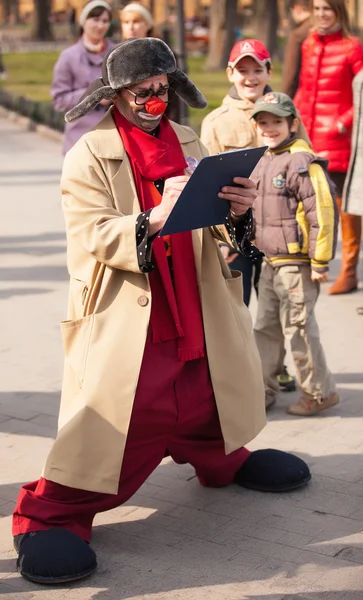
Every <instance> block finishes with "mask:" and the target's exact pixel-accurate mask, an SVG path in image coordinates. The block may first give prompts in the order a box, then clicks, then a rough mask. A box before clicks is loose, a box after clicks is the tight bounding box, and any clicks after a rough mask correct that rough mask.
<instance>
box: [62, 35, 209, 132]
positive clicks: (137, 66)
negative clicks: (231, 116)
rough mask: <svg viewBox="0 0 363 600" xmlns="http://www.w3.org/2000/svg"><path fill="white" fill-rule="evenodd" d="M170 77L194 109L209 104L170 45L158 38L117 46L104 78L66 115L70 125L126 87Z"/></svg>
mask: <svg viewBox="0 0 363 600" xmlns="http://www.w3.org/2000/svg"><path fill="white" fill-rule="evenodd" d="M163 74H166V75H168V76H169V81H170V84H171V85H172V87H173V88H174V89H175V91H176V93H177V94H178V96H179V97H180V98H181V99H182V100H184V102H186V104H188V105H189V106H191V107H192V108H204V107H205V106H207V101H206V99H205V97H204V96H203V94H202V93H201V92H200V91H199V90H198V88H196V86H195V85H194V83H193V82H192V81H191V80H190V79H189V77H187V76H186V75H185V73H183V71H181V70H180V69H178V68H177V66H176V62H175V57H174V54H173V53H172V51H171V50H170V48H169V46H167V45H166V44H165V42H163V41H162V40H159V39H157V38H150V37H149V38H141V39H140V38H131V39H129V40H125V41H123V42H121V43H120V44H118V45H117V46H114V47H113V48H111V50H109V52H108V53H107V54H106V55H105V57H104V59H103V63H102V77H101V78H100V79H96V81H94V82H93V83H91V85H89V86H88V88H87V89H86V91H85V92H84V94H83V96H82V98H81V99H80V101H79V102H78V104H76V106H75V107H74V108H72V109H71V110H69V111H68V112H67V113H66V115H65V120H66V121H67V123H70V122H72V121H76V120H77V119H79V118H80V117H84V115H87V114H88V113H89V112H91V111H92V110H93V109H94V108H95V107H96V106H97V104H99V103H100V102H101V100H104V99H107V100H110V99H111V98H113V96H115V94H116V93H117V92H118V91H119V90H121V89H122V88H124V87H128V86H129V85H134V84H135V83H139V82H140V81H144V80H145V79H149V78H150V77H155V76H156V75H163Z"/></svg>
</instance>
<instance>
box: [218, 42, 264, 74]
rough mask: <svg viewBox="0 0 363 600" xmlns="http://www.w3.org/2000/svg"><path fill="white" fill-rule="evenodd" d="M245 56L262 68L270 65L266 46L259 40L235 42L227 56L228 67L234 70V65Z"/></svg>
mask: <svg viewBox="0 0 363 600" xmlns="http://www.w3.org/2000/svg"><path fill="white" fill-rule="evenodd" d="M245 56H251V58H254V59H255V60H256V61H257V62H258V63H259V64H260V65H261V66H262V67H264V66H266V65H267V64H271V56H270V54H269V51H268V50H267V48H266V46H264V45H263V43H262V42H260V41H259V40H242V41H241V42H237V43H236V44H235V45H234V46H233V48H232V50H231V54H230V55H229V59H228V66H229V67H231V68H232V69H234V67H235V66H236V64H237V63H238V62H239V61H240V60H241V58H244V57H245Z"/></svg>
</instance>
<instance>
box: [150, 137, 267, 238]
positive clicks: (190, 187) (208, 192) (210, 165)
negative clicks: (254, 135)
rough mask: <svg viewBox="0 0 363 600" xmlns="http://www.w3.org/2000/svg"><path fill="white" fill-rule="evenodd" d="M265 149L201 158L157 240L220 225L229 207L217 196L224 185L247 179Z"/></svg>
mask: <svg viewBox="0 0 363 600" xmlns="http://www.w3.org/2000/svg"><path fill="white" fill-rule="evenodd" d="M266 149H267V146H261V147H258V148H244V149H243V150H232V151H231V152H222V153H221V154H216V155H214V156H206V157H205V158H202V160H201V161H200V163H199V164H198V166H197V167H196V169H195V171H194V173H193V174H192V175H191V177H190V179H189V181H188V183H187V184H186V186H185V188H184V189H183V191H182V193H181V194H180V196H179V198H178V200H177V202H176V204H175V206H174V208H173V210H172V211H171V213H170V215H169V217H168V219H167V221H166V222H165V224H164V227H163V228H162V230H161V231H160V233H159V236H161V237H162V236H164V235H171V234H173V233H181V232H183V231H191V230H193V229H201V228H203V227H212V226H214V225H221V224H223V223H224V222H225V220H226V217H227V215H228V213H229V210H230V203H229V202H228V200H225V199H224V198H219V196H218V193H219V192H220V191H221V188H222V187H223V186H225V185H236V184H235V183H233V178H234V177H249V176H250V175H251V173H252V171H253V170H254V168H255V166H256V165H257V163H258V161H259V160H260V158H262V156H263V155H264V153H265V151H266Z"/></svg>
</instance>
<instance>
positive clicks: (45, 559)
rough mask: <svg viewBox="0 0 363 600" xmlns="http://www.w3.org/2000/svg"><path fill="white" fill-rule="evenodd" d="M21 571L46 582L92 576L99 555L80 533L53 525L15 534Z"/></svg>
mask: <svg viewBox="0 0 363 600" xmlns="http://www.w3.org/2000/svg"><path fill="white" fill-rule="evenodd" d="M14 547H15V550H16V551H17V552H18V554H19V556H18V560H17V563H16V566H17V569H18V571H19V573H20V574H21V575H22V576H23V577H24V578H25V579H28V580H29V581H33V582H35V583H43V584H50V585H53V584H57V583H67V582H68V581H76V580H77V579H83V578H84V577H87V576H88V575H91V574H92V573H93V572H94V571H95V569H96V567H97V559H96V554H95V553H94V551H93V550H92V548H91V547H90V546H89V545H88V544H87V542H85V541H84V540H82V538H80V537H79V536H78V535H76V534H75V533H72V532H71V531H69V530H68V529H62V528H54V529H47V530H45V531H34V532H33V533H25V534H23V535H16V536H15V537H14Z"/></svg>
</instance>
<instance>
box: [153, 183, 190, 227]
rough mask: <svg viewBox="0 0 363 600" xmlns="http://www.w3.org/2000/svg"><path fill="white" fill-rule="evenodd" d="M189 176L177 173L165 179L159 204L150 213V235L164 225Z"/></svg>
mask: <svg viewBox="0 0 363 600" xmlns="http://www.w3.org/2000/svg"><path fill="white" fill-rule="evenodd" d="M188 179H189V177H188V175H179V176H178V177H170V178H169V179H166V180H165V185H164V192H163V196H162V199H161V202H160V204H159V206H155V208H153V209H152V211H151V213H150V219H149V223H150V228H149V233H150V235H154V233H157V232H158V231H160V229H162V228H163V227H164V224H165V222H166V220H167V218H168V216H169V215H170V213H171V211H172V210H173V208H174V205H175V203H176V201H177V200H178V198H179V196H180V194H181V193H182V191H183V189H184V187H185V185H186V183H187V181H188Z"/></svg>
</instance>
